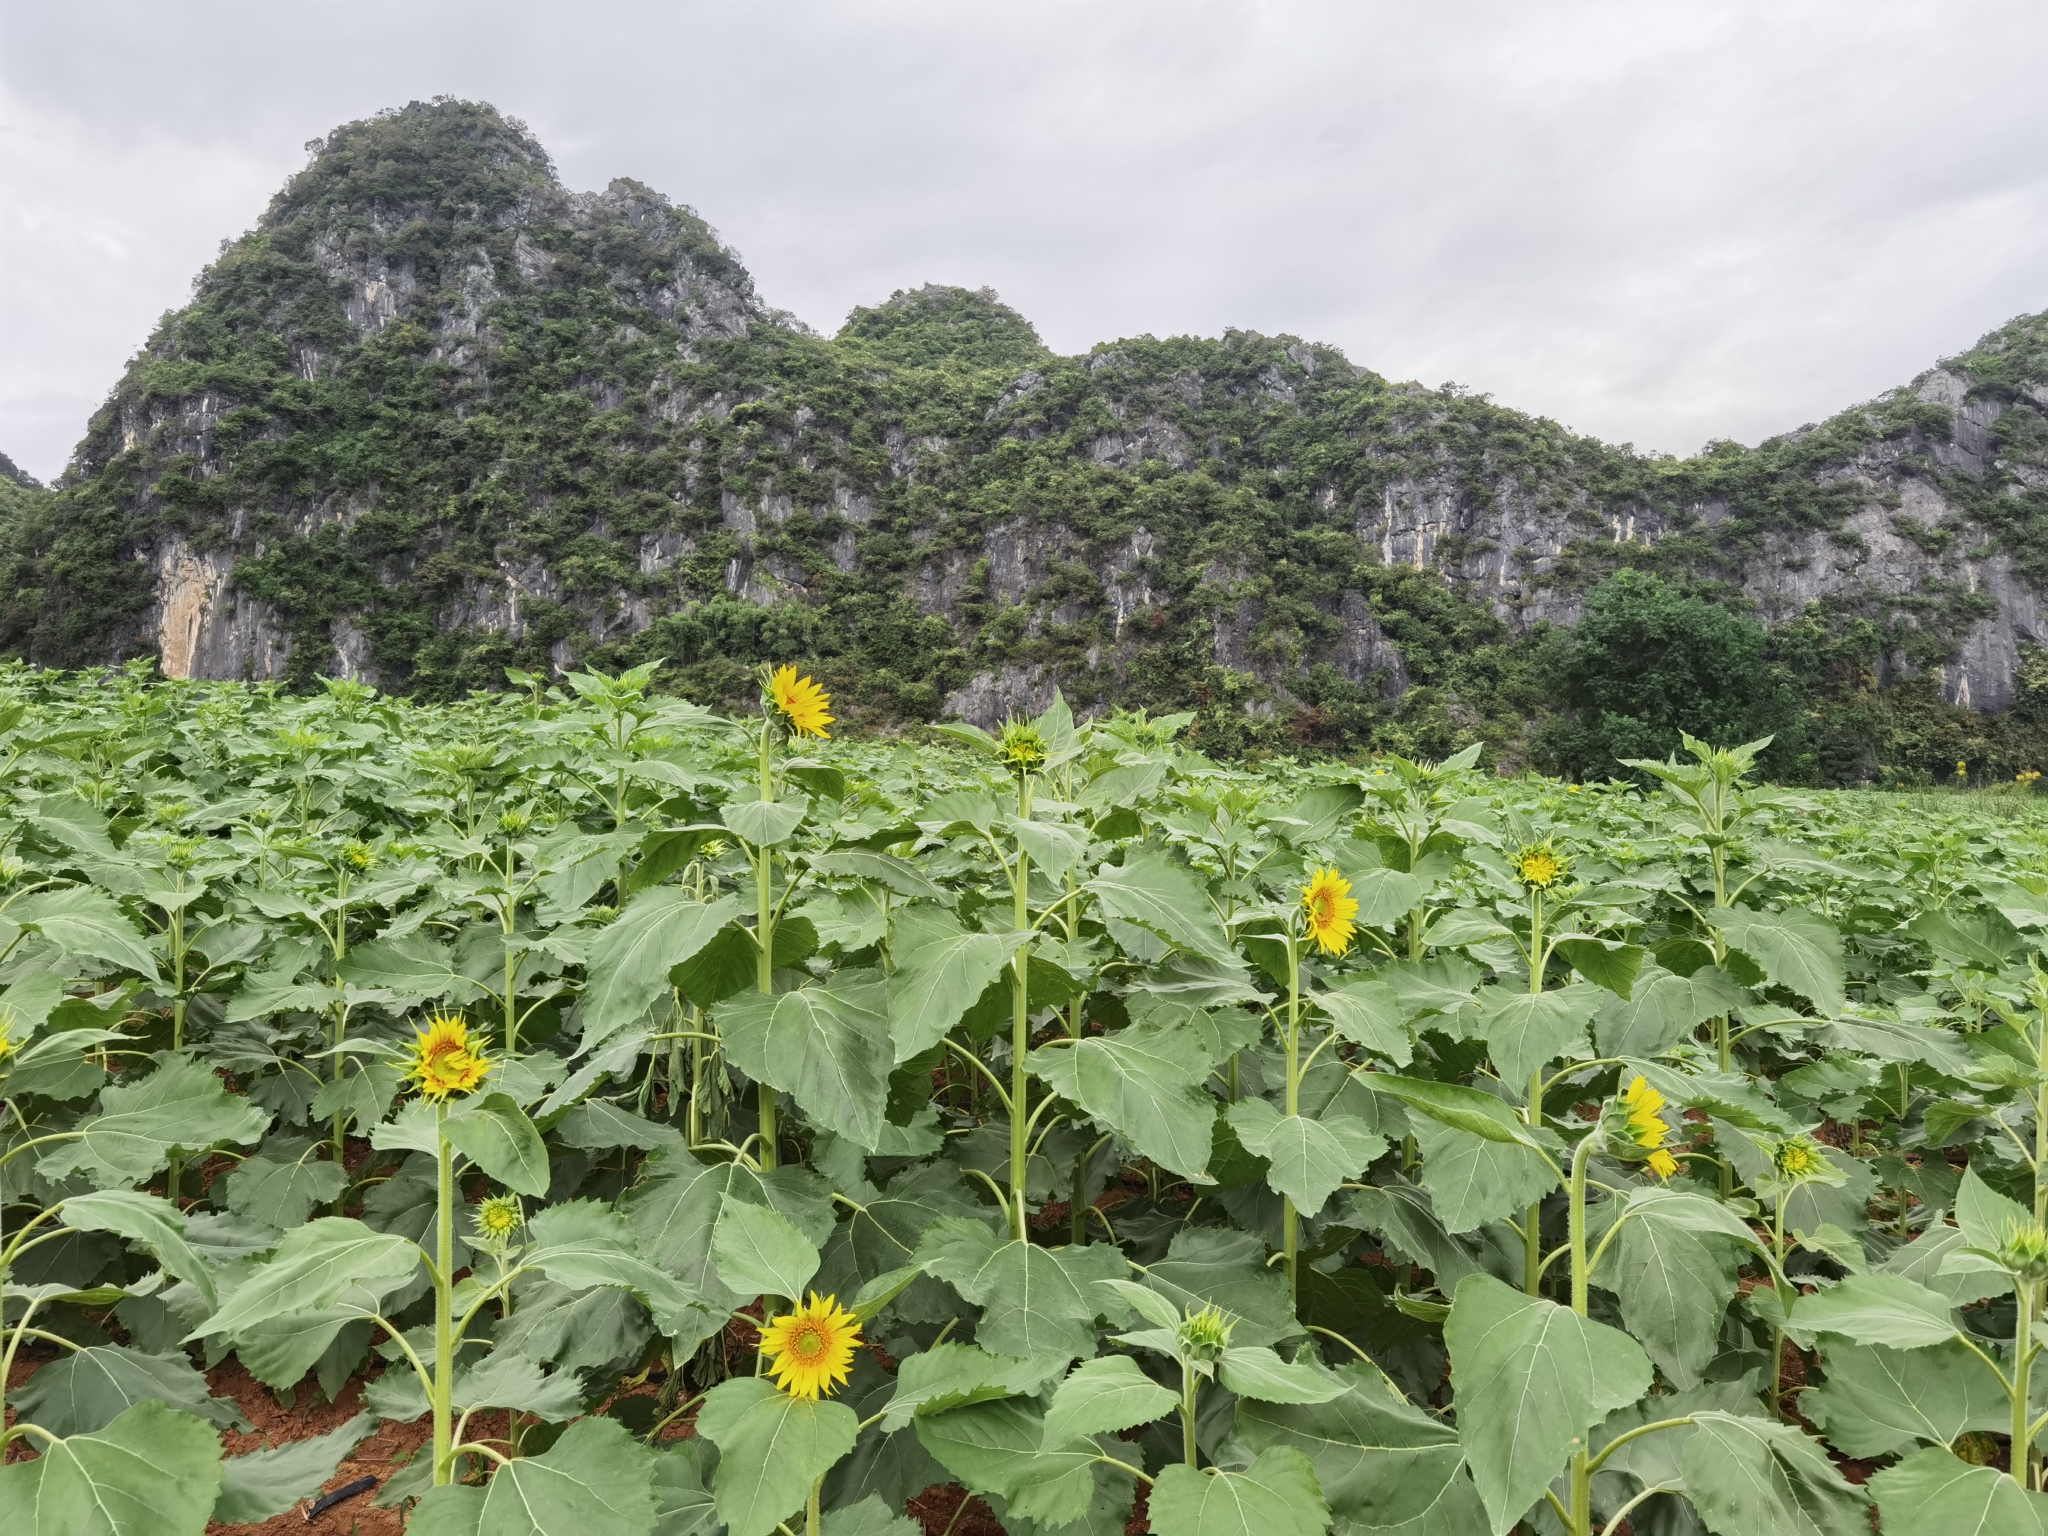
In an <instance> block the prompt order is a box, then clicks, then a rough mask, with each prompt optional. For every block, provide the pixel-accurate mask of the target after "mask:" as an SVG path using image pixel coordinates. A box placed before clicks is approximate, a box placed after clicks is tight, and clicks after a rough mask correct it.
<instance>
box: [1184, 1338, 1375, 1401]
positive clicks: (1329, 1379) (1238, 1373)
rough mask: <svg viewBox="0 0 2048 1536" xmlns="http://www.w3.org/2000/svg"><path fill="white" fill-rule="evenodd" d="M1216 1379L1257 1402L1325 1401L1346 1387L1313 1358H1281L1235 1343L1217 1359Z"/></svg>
mask: <svg viewBox="0 0 2048 1536" xmlns="http://www.w3.org/2000/svg"><path fill="white" fill-rule="evenodd" d="M1216 1379H1217V1380H1218V1381H1220V1382H1222V1383H1223V1385H1224V1386H1226V1387H1228V1388H1230V1390H1231V1391H1233V1392H1235V1393H1236V1394H1237V1395H1238V1396H1239V1397H1243V1398H1249V1399H1251V1400H1252V1401H1254V1402H1260V1403H1327V1402H1329V1401H1331V1400H1332V1399H1333V1398H1338V1397H1342V1396H1343V1395H1344V1393H1345V1392H1346V1391H1347V1390H1349V1389H1348V1387H1347V1385H1346V1383H1345V1382H1344V1380H1343V1379H1342V1378H1341V1377H1339V1376H1336V1375H1334V1374H1333V1373H1331V1372H1330V1371H1328V1370H1325V1369H1324V1368H1323V1367H1322V1366H1321V1365H1320V1364H1318V1363H1317V1362H1316V1361H1314V1360H1313V1359H1309V1358H1303V1359H1301V1360H1283V1359H1281V1358H1280V1357H1279V1356H1278V1355H1277V1354H1275V1353H1274V1352H1273V1351H1272V1350H1270V1349H1256V1348H1252V1347H1250V1346H1247V1345H1243V1344H1235V1345H1232V1346H1231V1347H1230V1348H1228V1349H1226V1350H1224V1351H1223V1357H1222V1359H1220V1360H1219V1361H1218V1362H1217V1366H1216Z"/></svg>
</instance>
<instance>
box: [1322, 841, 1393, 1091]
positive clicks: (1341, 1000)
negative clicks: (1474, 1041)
mask: <svg viewBox="0 0 2048 1536" xmlns="http://www.w3.org/2000/svg"><path fill="white" fill-rule="evenodd" d="M1389 873H1391V871H1389ZM1314 1002H1315V1004H1316V1006H1317V1007H1319V1008H1321V1009H1322V1010H1323V1012H1325V1013H1326V1014H1328V1015H1329V1016H1330V1022H1331V1023H1332V1024H1334V1025H1336V1027H1337V1033H1338V1034H1340V1035H1342V1036H1343V1037H1344V1038H1345V1039H1346V1040H1349V1041H1350V1042H1351V1043H1352V1044H1353V1045H1361V1046H1364V1047H1365V1049H1367V1050H1368V1051H1372V1052H1375V1053H1377V1054H1378V1055H1381V1056H1384V1057H1386V1058H1387V1060H1389V1061H1391V1062H1392V1063H1393V1064H1394V1065H1395V1066H1397V1067H1405V1066H1407V1065H1408V1063H1409V1062H1411V1061H1413V1060H1414V1059H1415V1042H1414V1041H1413V1040H1412V1039H1411V1038H1410V1037H1409V1034H1408V1010H1407V1009H1406V1008H1404V1007H1403V1006H1402V1004H1401V998H1400V994H1399V993H1397V992H1395V990H1394V989H1393V988H1392V987H1390V986H1388V985H1387V983H1385V982H1384V981H1380V980H1378V979H1377V978H1375V977H1370V976H1368V977H1364V978H1361V979H1359V980H1355V981H1347V982H1345V983H1344V984H1343V985H1342V986H1337V987H1331V988H1329V989H1328V990H1327V991H1323V992H1317V993H1315V994H1314Z"/></svg>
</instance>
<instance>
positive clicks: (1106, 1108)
mask: <svg viewBox="0 0 2048 1536" xmlns="http://www.w3.org/2000/svg"><path fill="white" fill-rule="evenodd" d="M1209 1043H1210V1042H1209V1041H1208V1039H1207V1038H1206V1037H1204V1036H1203V1035H1200V1034H1198V1033H1197V1032H1196V1031H1195V1030H1193V1029H1191V1028H1189V1027H1188V1026H1186V1025H1184V1024H1180V1023H1176V1022H1170V1021H1165V1020H1160V1021H1151V1020H1148V1021H1146V1022H1144V1023H1140V1024H1134V1025H1132V1026H1131V1027H1130V1028H1129V1029H1123V1030H1118V1031H1117V1032H1116V1033H1115V1034H1113V1035H1105V1036H1102V1037H1100V1038H1095V1039H1082V1040H1078V1041H1075V1042H1073V1043H1072V1044H1070V1045H1063V1046H1050V1045H1048V1046H1041V1047H1040V1048H1039V1049H1038V1050H1035V1051H1033V1052H1032V1053H1031V1055H1030V1057H1029V1058H1028V1065H1029V1067H1030V1069H1031V1071H1032V1072H1034V1073H1036V1074H1037V1075H1038V1076H1039V1077H1040V1078H1042V1079H1043V1080H1044V1081H1045V1082H1046V1083H1047V1084H1049V1085H1050V1086H1051V1087H1052V1089H1053V1091H1054V1092H1055V1093H1057V1094H1059V1095H1060V1097H1061V1098H1065V1099H1071V1100H1073V1101H1074V1102H1075V1103H1077V1104H1079V1105H1080V1106H1081V1107H1082V1108H1083V1109H1085V1110H1087V1111H1088V1113H1089V1114H1091V1115H1093V1116H1095V1117H1096V1118H1097V1119H1098V1120H1100V1121H1102V1122H1103V1123H1104V1124H1105V1125H1108V1126H1110V1127H1112V1128H1113V1129H1115V1130H1116V1131H1117V1132H1119V1133H1120V1134H1121V1135H1122V1136H1124V1137H1125V1139H1126V1140H1128V1141H1129V1142H1130V1143H1131V1145H1133V1146H1134V1147H1136V1148H1137V1149H1138V1150H1139V1152H1141V1153H1143V1154H1144V1155H1145V1156H1147V1157H1150V1158H1151V1159H1153V1160H1154V1161H1155V1162H1158V1163H1160V1164H1162V1165H1163V1166H1165V1167H1167V1168H1171V1169H1172V1170H1173V1171H1174V1172H1176V1173H1179V1174H1182V1175H1184V1176H1185V1177H1187V1178H1191V1179H1194V1180H1196V1181H1197V1182H1203V1183H1206V1182H1208V1167H1209V1153H1210V1151H1211V1149H1212V1148H1213V1146H1214V1139H1215V1125H1216V1101H1215V1100H1214V1099H1212V1098H1211V1097H1210V1096H1209V1095H1208V1094H1206V1093H1204V1092H1203V1091H1202V1090H1201V1089H1200V1088H1199V1087H1198V1086H1197V1085H1198V1084H1200V1083H1201V1082H1202V1081H1203V1080H1204V1079H1205V1078H1207V1077H1208V1075H1209V1069H1210V1067H1211V1066H1212V1065H1213V1063H1214V1059H1215V1058H1213V1057H1212V1056H1211V1054H1210V1051H1209V1049H1208V1047H1209Z"/></svg>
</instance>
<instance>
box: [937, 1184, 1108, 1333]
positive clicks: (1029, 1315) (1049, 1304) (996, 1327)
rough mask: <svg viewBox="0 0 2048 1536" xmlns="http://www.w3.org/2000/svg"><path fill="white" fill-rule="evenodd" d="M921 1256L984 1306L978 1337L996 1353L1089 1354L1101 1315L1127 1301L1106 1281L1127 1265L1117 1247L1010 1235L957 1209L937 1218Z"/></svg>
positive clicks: (958, 1289)
mask: <svg viewBox="0 0 2048 1536" xmlns="http://www.w3.org/2000/svg"><path fill="white" fill-rule="evenodd" d="M918 1257H919V1258H920V1260H921V1261H922V1262H923V1264H924V1266H925V1268H926V1270H927V1271H928V1272H929V1273H931V1274H933V1275H935V1276H937V1277H938V1278H939V1279H941V1280H944V1281H946V1282H947V1283H948V1284H949V1285H951V1286H952V1287H953V1288H954V1289H955V1290H957V1291H958V1292H959V1293H960V1294H961V1295H962V1296H964V1297H966V1298H967V1300H969V1301H970V1302H972V1303H974V1304H975V1305H976V1306H978V1307H980V1308H981V1309H982V1318H981V1325H980V1327H979V1328H978V1329H977V1330H976V1332H975V1338H976V1341H977V1342H978V1343H980V1345H981V1346H982V1347H983V1348H984V1349H986V1350H988V1351H990V1352H991V1353H993V1354H999V1355H1014V1356H1016V1357H1017V1358H1018V1359H1028V1358H1031V1357H1033V1356H1038V1355H1058V1356H1061V1357H1063V1358H1065V1359H1072V1358H1074V1357H1075V1356H1077V1355H1087V1354H1092V1353H1093V1352H1094V1349H1095V1318H1096V1316H1097V1314H1098V1313H1104V1312H1107V1313H1109V1314H1110V1315H1111V1316H1112V1317H1114V1316H1117V1315H1120V1314H1121V1312H1122V1305H1123V1304H1122V1302H1121V1301H1120V1300H1119V1299H1118V1298H1117V1297H1116V1296H1115V1294H1114V1292H1111V1291H1109V1290H1108V1289H1107V1288H1106V1287H1104V1286H1103V1285H1102V1284H1101V1282H1102V1281H1105V1280H1117V1279H1122V1278H1123V1277H1124V1275H1126V1274H1127V1273H1128V1272H1129V1271H1128V1266H1127V1264H1126V1263H1125V1260H1124V1256H1123V1255H1122V1254H1121V1253H1119V1252H1118V1251H1117V1250H1116V1249H1115V1248H1111V1247H1101V1246H1095V1247H1087V1248H1071V1247H1069V1248H1045V1247H1041V1246H1040V1245H1038V1244H1037V1243H1029V1242H1009V1241H1005V1240H1004V1239H1002V1238H999V1237H997V1236H996V1235H995V1234H994V1233H992V1232H991V1231H990V1230H989V1229H988V1228H987V1227H986V1226H984V1225H983V1224H982V1223H981V1222H979V1221H975V1220H972V1219H970V1218H965V1217H959V1216H946V1217H941V1218H940V1219H939V1220H937V1221H935V1222H933V1223H932V1225H931V1226H930V1227H929V1228H928V1229H927V1230H926V1232H925V1235H924V1240H923V1242H922V1243H921V1244H920V1245H919V1247H918Z"/></svg>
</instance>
